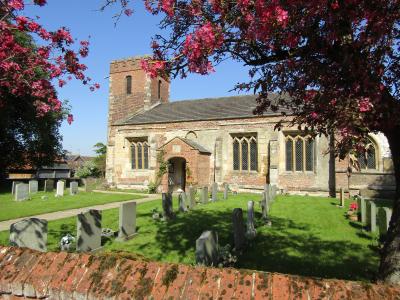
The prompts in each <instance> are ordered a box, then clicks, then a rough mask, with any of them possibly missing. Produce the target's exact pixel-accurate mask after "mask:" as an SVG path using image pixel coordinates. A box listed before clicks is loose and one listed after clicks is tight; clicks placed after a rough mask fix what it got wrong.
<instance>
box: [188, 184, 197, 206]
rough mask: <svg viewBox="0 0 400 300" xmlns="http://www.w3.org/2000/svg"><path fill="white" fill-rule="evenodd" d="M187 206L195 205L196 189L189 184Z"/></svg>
mask: <svg viewBox="0 0 400 300" xmlns="http://www.w3.org/2000/svg"><path fill="white" fill-rule="evenodd" d="M188 197H189V208H190V209H193V208H194V207H195V206H196V198H195V197H196V190H195V188H194V187H192V186H190V187H189V194H188Z"/></svg>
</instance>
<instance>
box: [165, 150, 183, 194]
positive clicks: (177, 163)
mask: <svg viewBox="0 0 400 300" xmlns="http://www.w3.org/2000/svg"><path fill="white" fill-rule="evenodd" d="M185 185H186V160H185V159H184V158H182V157H172V158H170V159H169V160H168V190H169V191H171V192H173V191H176V190H178V189H182V190H185Z"/></svg>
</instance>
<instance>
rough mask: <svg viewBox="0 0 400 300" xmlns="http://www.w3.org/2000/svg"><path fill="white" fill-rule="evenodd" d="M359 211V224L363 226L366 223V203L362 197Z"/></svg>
mask: <svg viewBox="0 0 400 300" xmlns="http://www.w3.org/2000/svg"><path fill="white" fill-rule="evenodd" d="M360 209H361V223H363V224H364V225H365V224H366V223H367V203H366V201H365V199H364V198H363V197H360Z"/></svg>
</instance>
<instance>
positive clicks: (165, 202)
mask: <svg viewBox="0 0 400 300" xmlns="http://www.w3.org/2000/svg"><path fill="white" fill-rule="evenodd" d="M162 208H163V215H164V219H165V220H170V219H173V218H174V217H175V215H174V211H173V208H172V194H171V193H162Z"/></svg>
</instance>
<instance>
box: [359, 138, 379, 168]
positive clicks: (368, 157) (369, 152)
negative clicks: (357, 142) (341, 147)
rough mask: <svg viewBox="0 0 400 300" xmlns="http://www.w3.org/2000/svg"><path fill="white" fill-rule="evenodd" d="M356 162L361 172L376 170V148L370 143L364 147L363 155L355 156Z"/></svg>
mask: <svg viewBox="0 0 400 300" xmlns="http://www.w3.org/2000/svg"><path fill="white" fill-rule="evenodd" d="M357 160H358V163H359V164H360V169H361V170H376V168H377V163H376V148H375V144H374V143H373V142H372V141H371V142H370V143H369V144H368V145H367V146H366V152H365V153H358V154H357Z"/></svg>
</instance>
